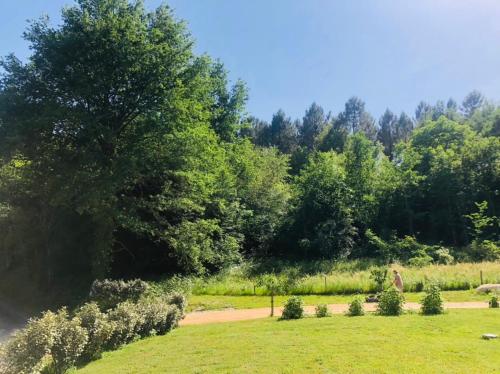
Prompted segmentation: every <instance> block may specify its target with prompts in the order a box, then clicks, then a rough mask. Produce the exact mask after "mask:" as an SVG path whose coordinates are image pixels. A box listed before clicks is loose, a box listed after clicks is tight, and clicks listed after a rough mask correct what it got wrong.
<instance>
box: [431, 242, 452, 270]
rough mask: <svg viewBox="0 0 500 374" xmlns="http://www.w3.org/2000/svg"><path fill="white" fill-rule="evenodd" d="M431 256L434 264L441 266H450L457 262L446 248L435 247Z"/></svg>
mask: <svg viewBox="0 0 500 374" xmlns="http://www.w3.org/2000/svg"><path fill="white" fill-rule="evenodd" d="M431 256H432V258H433V259H434V262H435V263H438V264H440V265H449V264H452V263H453V262H455V258H454V257H453V256H452V255H451V253H450V250H449V249H448V248H445V247H439V246H438V247H433V251H432V254H431Z"/></svg>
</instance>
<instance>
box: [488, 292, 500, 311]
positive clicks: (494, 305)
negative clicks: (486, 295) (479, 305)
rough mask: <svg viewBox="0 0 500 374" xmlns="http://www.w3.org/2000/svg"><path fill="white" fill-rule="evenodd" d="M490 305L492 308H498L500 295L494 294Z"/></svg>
mask: <svg viewBox="0 0 500 374" xmlns="http://www.w3.org/2000/svg"><path fill="white" fill-rule="evenodd" d="M488 305H489V306H490V308H498V307H499V306H500V305H499V303H498V296H496V295H495V296H492V297H491V300H490V301H489V303H488Z"/></svg>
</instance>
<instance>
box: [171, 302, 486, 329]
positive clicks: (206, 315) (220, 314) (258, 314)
mask: <svg viewBox="0 0 500 374" xmlns="http://www.w3.org/2000/svg"><path fill="white" fill-rule="evenodd" d="M347 307H348V305H347V304H329V305H328V309H329V310H330V311H331V312H332V313H333V314H342V313H345V312H346V310H347ZM376 307H377V304H368V303H367V304H365V311H367V312H374V311H375V309H376ZM444 307H445V309H482V308H488V302H485V301H469V302H454V303H444ZM304 309H305V311H306V313H310V314H312V313H314V309H315V307H314V306H306V307H305V308H304ZM405 309H407V310H418V309H420V304H418V303H406V304H405ZM282 310H283V308H282V307H277V308H274V314H275V316H280V315H281V312H282ZM269 313H270V308H255V309H225V310H213V311H204V312H192V313H188V314H187V315H186V318H184V319H183V320H182V321H181V323H180V325H181V326H186V325H203V324H208V323H220V322H234V321H246V320H251V319H258V318H265V317H269Z"/></svg>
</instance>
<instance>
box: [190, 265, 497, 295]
mask: <svg viewBox="0 0 500 374" xmlns="http://www.w3.org/2000/svg"><path fill="white" fill-rule="evenodd" d="M391 268H393V269H398V270H399V271H400V273H401V275H402V277H403V280H404V286H405V292H415V291H421V290H422V288H423V287H424V286H425V284H429V283H436V284H438V285H439V286H440V288H441V289H442V290H444V291H454V290H470V289H471V288H476V287H478V286H479V285H480V284H481V277H480V273H481V271H482V273H483V283H500V262H482V263H460V264H453V265H429V266H425V267H422V268H412V267H404V266H401V265H392V267H391ZM320 269H322V271H323V273H321V272H320ZM370 269H371V264H370V263H367V262H360V261H353V262H350V263H340V264H331V265H330V266H329V267H326V268H325V266H324V265H322V264H319V265H318V267H317V268H316V270H314V269H308V275H306V276H304V277H303V278H302V279H301V281H300V282H299V283H298V284H297V286H296V287H294V288H293V289H292V290H291V294H294V295H339V294H356V293H372V292H375V287H376V286H375V283H374V282H373V281H372V280H371V279H370ZM251 274H252V272H251V271H249V270H248V269H247V268H245V267H240V268H234V269H231V270H230V271H227V272H225V273H223V274H220V275H218V276H214V277H210V278H207V279H196V280H194V283H193V289H192V292H193V294H194V295H225V296H250V295H257V296H258V295H265V294H266V293H267V291H266V290H265V289H264V288H259V287H258V286H256V277H254V276H252V275H251ZM390 277H391V274H389V278H390ZM388 283H389V281H388Z"/></svg>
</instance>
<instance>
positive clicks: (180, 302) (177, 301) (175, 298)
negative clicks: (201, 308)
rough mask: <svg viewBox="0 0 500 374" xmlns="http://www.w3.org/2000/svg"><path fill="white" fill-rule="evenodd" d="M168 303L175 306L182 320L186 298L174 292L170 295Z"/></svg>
mask: <svg viewBox="0 0 500 374" xmlns="http://www.w3.org/2000/svg"><path fill="white" fill-rule="evenodd" d="M168 303H169V304H172V305H175V306H176V307H177V309H179V313H180V318H184V316H185V314H186V308H187V299H186V296H184V295H183V294H181V293H178V292H174V293H172V294H171V295H169V299H168Z"/></svg>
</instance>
